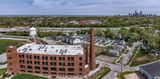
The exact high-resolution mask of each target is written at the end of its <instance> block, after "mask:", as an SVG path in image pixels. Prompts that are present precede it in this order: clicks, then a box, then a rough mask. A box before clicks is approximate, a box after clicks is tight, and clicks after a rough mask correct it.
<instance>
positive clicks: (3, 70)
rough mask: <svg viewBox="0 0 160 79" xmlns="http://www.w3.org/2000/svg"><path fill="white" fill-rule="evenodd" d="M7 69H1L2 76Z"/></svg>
mask: <svg viewBox="0 0 160 79" xmlns="http://www.w3.org/2000/svg"><path fill="white" fill-rule="evenodd" d="M6 71H7V69H6V68H3V69H0V76H1V75H3V74H4V73H5V72H6Z"/></svg>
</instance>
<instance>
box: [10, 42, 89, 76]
mask: <svg viewBox="0 0 160 79" xmlns="http://www.w3.org/2000/svg"><path fill="white" fill-rule="evenodd" d="M53 47H55V48H53V49H50V48H52V46H50V45H49V46H48V45H46V46H43V45H35V44H26V45H24V46H22V47H20V48H18V49H17V48H16V47H13V46H9V47H8V48H7V59H8V63H9V64H8V68H7V70H8V73H9V74H22V73H33V74H42V75H51V76H53V77H54V76H66V75H67V76H85V75H87V74H88V73H89V65H88V64H87V62H86V55H85V52H86V51H85V50H84V49H83V48H82V47H81V46H79V45H75V46H73V45H72V46H67V48H66V49H65V48H63V47H64V46H62V48H61V49H59V47H61V46H59V45H58V46H53ZM56 47H57V48H56ZM39 48H41V49H39ZM38 49H39V51H38ZM43 49H44V51H45V52H44V51H42V50H43ZM45 49H47V50H45ZM64 49H65V50H64ZM54 50H55V52H54ZM72 51H73V52H75V53H74V54H73V52H72Z"/></svg>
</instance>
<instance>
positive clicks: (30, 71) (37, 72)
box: [21, 70, 82, 75]
mask: <svg viewBox="0 0 160 79" xmlns="http://www.w3.org/2000/svg"><path fill="white" fill-rule="evenodd" d="M21 72H29V73H36V74H40V73H41V72H40V71H35V72H33V71H32V70H28V71H27V70H21ZM42 73H43V74H49V72H42ZM51 74H54V75H58V73H55V72H52V73H51ZM59 75H74V73H59ZM79 75H82V73H79Z"/></svg>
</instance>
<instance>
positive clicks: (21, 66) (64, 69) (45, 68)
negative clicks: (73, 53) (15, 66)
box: [20, 65, 82, 72]
mask: <svg viewBox="0 0 160 79" xmlns="http://www.w3.org/2000/svg"><path fill="white" fill-rule="evenodd" d="M20 68H22V69H24V68H27V69H29V70H32V69H33V67H32V66H24V65H20ZM34 68H35V70H40V69H42V70H46V71H48V70H49V69H48V67H40V66H35V67H34ZM50 69H51V71H57V69H59V71H70V72H73V71H74V68H55V67H51V68H50ZM79 71H82V68H79Z"/></svg>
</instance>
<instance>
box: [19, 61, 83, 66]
mask: <svg viewBox="0 0 160 79" xmlns="http://www.w3.org/2000/svg"><path fill="white" fill-rule="evenodd" d="M20 64H25V61H24V60H20ZM26 64H33V63H32V61H30V60H27V61H26ZM34 64H35V65H40V61H34ZM42 65H49V64H48V62H42ZM50 65H51V66H57V62H50ZM82 65H83V64H82V62H80V63H79V66H82ZM59 66H75V64H74V62H69V63H65V62H59Z"/></svg>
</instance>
